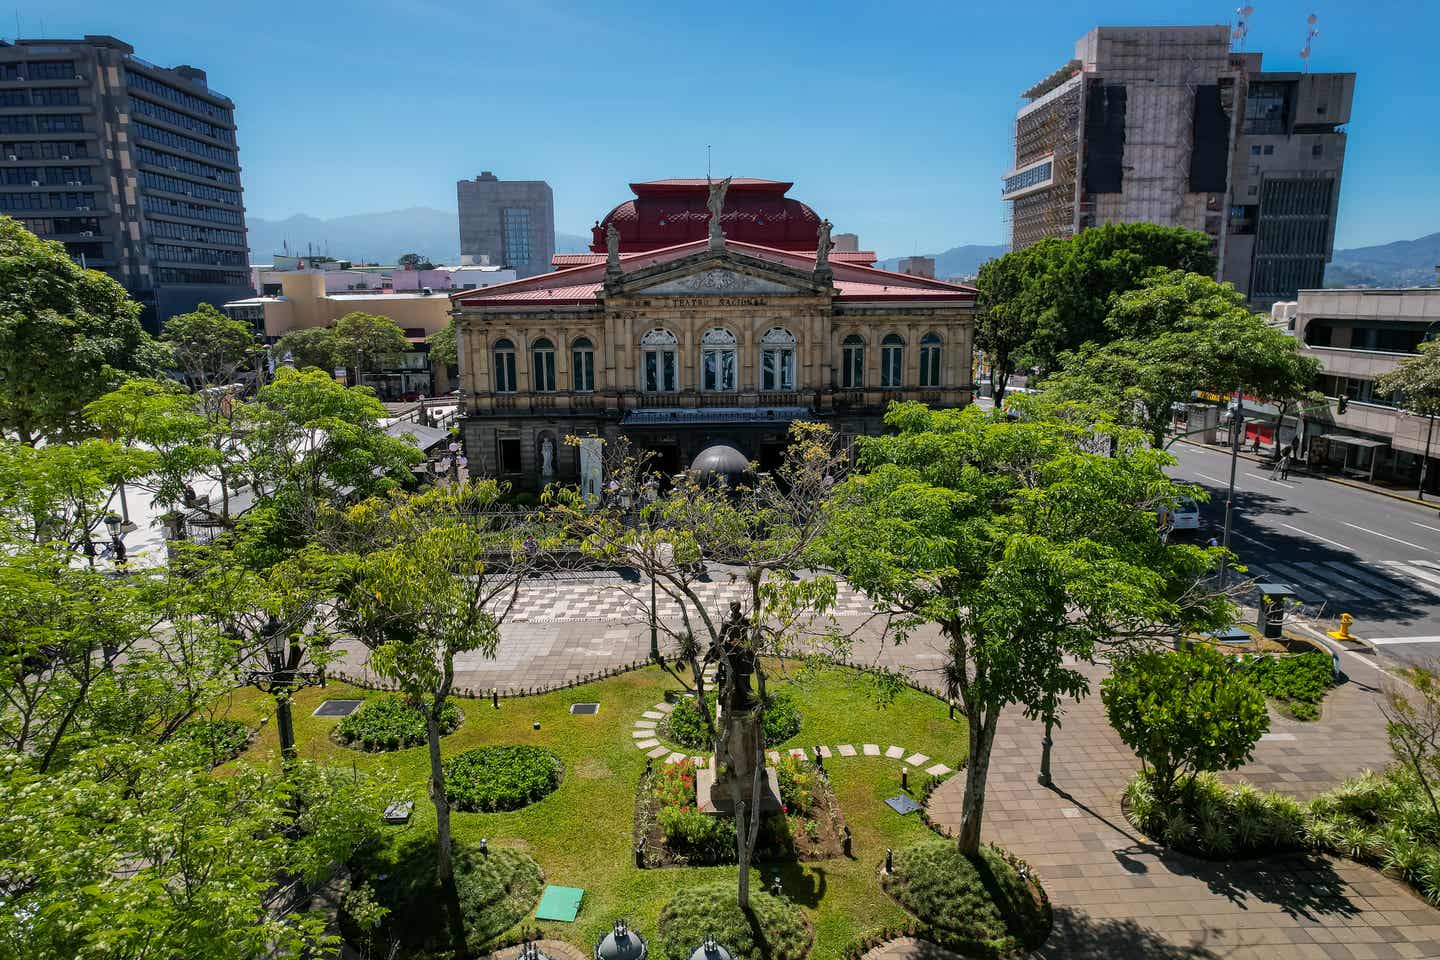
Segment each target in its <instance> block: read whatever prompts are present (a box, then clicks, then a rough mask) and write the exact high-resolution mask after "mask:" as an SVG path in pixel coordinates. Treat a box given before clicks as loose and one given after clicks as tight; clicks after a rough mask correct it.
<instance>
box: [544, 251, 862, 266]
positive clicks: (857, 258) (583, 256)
mask: <svg viewBox="0 0 1440 960" xmlns="http://www.w3.org/2000/svg"><path fill="white" fill-rule="evenodd" d="M644 255H645V251H637V252H635V253H622V254H620V260H621V261H622V262H624V261H626V260H629V259H631V258H632V257H640V256H644ZM811 256H812V257H813V256H814V253H813V252H811ZM830 259H831V260H832V261H833V262H835V263H858V264H860V265H861V266H866V267H870V266H874V265H875V261H876V260H878V259H880V258H879V257H878V256H876V254H875V251H874V250H831V251H830ZM604 262H605V254H603V253H557V254H555V256H553V257H551V258H550V266H552V267H555V268H556V269H560V268H562V267H579V266H584V265H585V264H590V263H604Z"/></svg>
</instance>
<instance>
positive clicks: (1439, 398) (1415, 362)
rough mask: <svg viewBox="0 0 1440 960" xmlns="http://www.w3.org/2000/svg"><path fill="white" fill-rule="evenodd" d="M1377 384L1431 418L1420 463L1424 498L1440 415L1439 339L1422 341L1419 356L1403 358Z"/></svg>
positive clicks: (1405, 404) (1402, 403) (1407, 405)
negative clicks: (1431, 442) (1424, 454)
mask: <svg viewBox="0 0 1440 960" xmlns="http://www.w3.org/2000/svg"><path fill="white" fill-rule="evenodd" d="M1375 386H1376V388H1377V389H1378V390H1379V391H1381V392H1383V393H1398V394H1399V395H1400V403H1401V405H1402V406H1403V407H1404V409H1406V410H1409V411H1410V412H1411V413H1413V414H1415V415H1416V416H1421V417H1429V418H1430V426H1429V432H1428V433H1427V439H1426V447H1427V450H1426V456H1425V460H1424V462H1423V463H1422V464H1421V465H1420V485H1419V493H1420V496H1421V497H1423V496H1425V487H1426V486H1427V485H1428V484H1427V480H1428V479H1429V475H1430V456H1429V450H1428V447H1429V439H1430V437H1431V436H1433V434H1434V430H1435V417H1436V416H1440V340H1426V341H1425V342H1424V343H1422V344H1420V352H1419V353H1418V354H1417V355H1416V356H1413V357H1406V358H1405V359H1404V360H1401V361H1400V366H1398V367H1396V368H1395V369H1394V370H1391V371H1390V372H1389V373H1386V374H1383V375H1381V376H1380V377H1379V378H1377V379H1376V381H1375Z"/></svg>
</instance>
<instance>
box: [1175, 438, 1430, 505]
mask: <svg viewBox="0 0 1440 960" xmlns="http://www.w3.org/2000/svg"><path fill="white" fill-rule="evenodd" d="M1176 442H1178V443H1184V444H1187V445H1189V446H1192V447H1195V448H1197V449H1200V450H1212V451H1215V452H1217V453H1224V452H1226V451H1224V450H1222V449H1221V448H1219V447H1216V446H1215V445H1214V444H1209V443H1196V442H1195V441H1194V440H1186V439H1185V438H1183V437H1181V438H1180V439H1178V440H1177V441H1176ZM1240 459H1241V460H1249V461H1250V462H1251V463H1260V464H1264V463H1268V462H1269V461H1268V460H1265V459H1262V458H1260V457H1256V456H1252V455H1251V454H1248V453H1246V452H1245V451H1243V450H1242V451H1240ZM1305 476H1307V477H1314V478H1315V479H1317V480H1324V481H1325V482H1326V483H1338V484H1339V485H1340V486H1342V487H1349V488H1350V489H1351V490H1361V491H1363V492H1365V493H1373V494H1377V495H1379V496H1382V497H1389V498H1390V499H1391V500H1400V501H1402V502H1404V503H1413V504H1415V505H1416V506H1419V507H1435V506H1436V504H1435V503H1432V502H1430V501H1429V500H1417V499H1416V498H1415V497H1407V496H1406V495H1405V494H1403V493H1393V492H1391V491H1389V490H1386V489H1385V488H1384V487H1376V486H1371V485H1369V484H1364V483H1356V482H1355V481H1354V480H1347V479H1345V478H1344V477H1332V476H1329V475H1328V474H1324V473H1308V472H1307V473H1306V474H1305Z"/></svg>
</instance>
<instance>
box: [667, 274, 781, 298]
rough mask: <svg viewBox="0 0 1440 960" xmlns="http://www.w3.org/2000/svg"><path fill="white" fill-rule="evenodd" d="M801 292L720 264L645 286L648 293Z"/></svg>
mask: <svg viewBox="0 0 1440 960" xmlns="http://www.w3.org/2000/svg"><path fill="white" fill-rule="evenodd" d="M799 292H801V291H799V290H797V289H796V288H794V287H791V286H787V285H785V284H783V283H778V282H776V281H774V280H766V279H763V278H761V277H752V276H750V275H749V274H746V273H740V272H738V271H735V270H724V269H719V268H716V269H711V270H702V271H700V272H699V273H692V274H690V275H689V276H687V277H679V278H677V279H674V280H666V281H664V282H663V283H658V284H656V285H655V286H653V287H646V288H645V293H647V294H661V295H664V294H671V295H674V296H681V297H704V296H719V297H728V296H733V295H735V294H741V293H759V294H774V293H799Z"/></svg>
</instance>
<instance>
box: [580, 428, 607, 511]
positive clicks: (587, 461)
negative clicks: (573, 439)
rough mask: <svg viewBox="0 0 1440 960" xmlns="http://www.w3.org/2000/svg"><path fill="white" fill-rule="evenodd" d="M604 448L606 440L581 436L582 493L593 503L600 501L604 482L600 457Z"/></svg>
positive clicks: (588, 501)
mask: <svg viewBox="0 0 1440 960" xmlns="http://www.w3.org/2000/svg"><path fill="white" fill-rule="evenodd" d="M604 449H605V441H604V440H601V439H600V438H599V437H582V438H580V493H581V495H582V496H583V497H584V498H585V502H586V503H589V504H591V505H595V504H598V503H599V502H600V488H601V485H602V484H603V482H604V480H603V473H604V469H603V467H602V466H601V463H600V457H601V455H602V452H603V451H604Z"/></svg>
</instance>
